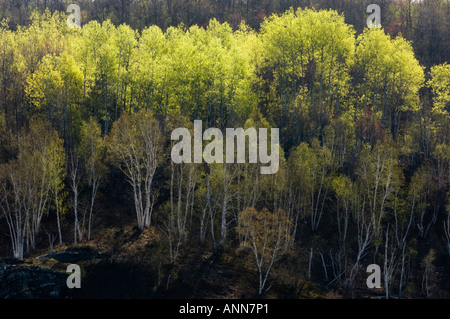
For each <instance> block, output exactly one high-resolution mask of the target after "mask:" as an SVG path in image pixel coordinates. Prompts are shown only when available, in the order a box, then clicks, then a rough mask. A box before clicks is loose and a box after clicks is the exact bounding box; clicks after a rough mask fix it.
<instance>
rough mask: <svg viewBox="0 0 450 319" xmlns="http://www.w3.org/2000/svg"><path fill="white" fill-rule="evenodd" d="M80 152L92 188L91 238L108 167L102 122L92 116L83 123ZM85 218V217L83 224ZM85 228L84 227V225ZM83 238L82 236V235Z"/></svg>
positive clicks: (89, 231) (89, 229)
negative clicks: (93, 221) (99, 194)
mask: <svg viewBox="0 0 450 319" xmlns="http://www.w3.org/2000/svg"><path fill="white" fill-rule="evenodd" d="M80 139H81V141H80V146H79V153H80V155H81V158H82V162H83V166H84V175H85V178H86V180H85V182H86V183H87V185H88V186H89V187H90V188H91V196H90V200H89V216H88V230H87V231H88V233H87V238H88V240H91V225H92V215H93V210H94V203H95V198H96V196H97V192H98V188H99V186H100V184H101V182H102V181H103V179H104V178H105V175H106V173H107V167H106V165H105V163H104V162H105V157H106V144H105V140H104V139H103V138H102V135H101V127H100V124H99V123H98V122H97V121H96V120H95V118H93V117H91V118H90V119H89V121H87V122H83V123H82V124H81V131H80ZM84 221H85V219H84V218H83V225H84ZM83 229H84V227H83ZM80 239H82V237H80Z"/></svg>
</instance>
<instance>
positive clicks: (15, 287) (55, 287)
mask: <svg viewBox="0 0 450 319" xmlns="http://www.w3.org/2000/svg"><path fill="white" fill-rule="evenodd" d="M66 280H67V274H65V273H61V272H58V271H54V270H51V269H47V268H42V267H39V266H35V265H31V266H30V265H25V264H23V263H22V262H20V261H17V260H0V299H37V298H39V299H44V298H61V292H62V290H63V289H64V288H65V287H66Z"/></svg>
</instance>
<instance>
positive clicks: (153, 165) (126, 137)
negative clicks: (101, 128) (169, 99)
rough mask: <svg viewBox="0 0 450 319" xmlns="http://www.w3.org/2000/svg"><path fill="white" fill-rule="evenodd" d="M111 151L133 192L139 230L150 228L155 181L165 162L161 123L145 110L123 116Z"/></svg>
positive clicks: (115, 128) (112, 136)
mask: <svg viewBox="0 0 450 319" xmlns="http://www.w3.org/2000/svg"><path fill="white" fill-rule="evenodd" d="M108 151H109V153H110V155H111V158H112V159H113V160H114V161H115V163H114V164H115V165H116V166H117V167H118V168H119V169H120V170H121V171H122V172H123V173H124V175H125V176H126V178H127V181H128V183H129V184H130V186H131V188H132V193H133V199H134V206H135V210H136V218H137V225H138V228H139V229H140V230H143V229H144V227H145V228H149V227H150V224H151V217H152V211H153V201H154V200H155V198H154V196H153V193H152V189H153V188H152V187H153V177H154V176H155V173H156V169H157V168H158V166H159V165H160V164H161V162H162V161H163V155H162V135H161V129H160V126H159V123H158V121H157V120H156V119H155V118H154V117H153V115H152V113H150V112H147V111H145V110H141V111H139V112H138V113H136V114H135V115H129V114H128V113H124V114H122V116H121V117H120V119H119V120H118V121H117V122H115V123H114V126H113V129H112V131H111V134H110V136H109V142H108Z"/></svg>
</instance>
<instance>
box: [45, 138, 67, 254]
mask: <svg viewBox="0 0 450 319" xmlns="http://www.w3.org/2000/svg"><path fill="white" fill-rule="evenodd" d="M63 144H64V141H63V140H62V139H60V138H59V136H58V133H57V132H56V131H55V132H53V134H52V136H51V139H50V143H49V146H48V147H47V148H46V149H45V165H46V167H47V169H48V174H49V181H50V191H51V194H52V196H53V204H54V205H55V206H54V207H55V210H56V222H57V226H58V237H59V244H60V245H62V242H63V240H62V232H61V217H62V216H63V215H64V214H65V212H66V210H67V207H66V205H65V200H66V196H67V193H66V192H65V185H64V180H65V178H66V153H65V150H64V147H63Z"/></svg>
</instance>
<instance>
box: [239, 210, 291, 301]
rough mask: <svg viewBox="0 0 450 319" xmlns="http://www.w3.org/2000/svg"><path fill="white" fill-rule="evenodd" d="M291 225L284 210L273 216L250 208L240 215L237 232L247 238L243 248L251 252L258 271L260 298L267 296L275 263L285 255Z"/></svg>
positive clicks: (242, 244) (268, 212)
mask: <svg viewBox="0 0 450 319" xmlns="http://www.w3.org/2000/svg"><path fill="white" fill-rule="evenodd" d="M291 222H292V221H291V220H289V219H288V217H287V216H286V213H285V212H284V211H283V210H282V209H279V210H278V211H277V212H275V213H271V212H270V211H269V210H267V209H266V208H264V209H263V210H262V211H257V210H256V209H254V208H252V207H248V208H247V209H246V210H244V211H243V212H241V213H239V220H238V226H237V232H238V233H239V234H240V235H242V236H244V237H246V238H247V241H244V242H242V243H241V246H242V247H243V248H249V249H250V250H251V251H252V252H253V254H254V257H255V262H256V267H257V269H258V278H259V287H258V294H259V295H261V294H262V293H263V292H264V288H265V286H266V283H267V279H268V277H269V273H270V270H271V269H272V267H273V265H274V263H275V262H276V261H277V260H278V259H279V258H280V256H281V254H282V253H283V252H285V251H286V250H285V246H284V245H283V242H285V241H286V239H287V238H288V237H290V236H291V233H290V229H291V227H290V224H291Z"/></svg>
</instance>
